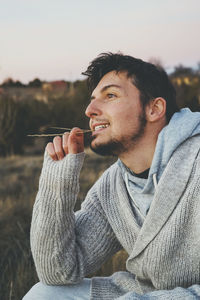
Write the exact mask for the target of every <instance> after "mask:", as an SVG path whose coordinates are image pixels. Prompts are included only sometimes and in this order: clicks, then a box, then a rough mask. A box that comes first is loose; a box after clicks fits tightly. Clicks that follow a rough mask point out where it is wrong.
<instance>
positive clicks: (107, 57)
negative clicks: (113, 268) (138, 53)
mask: <svg viewBox="0 0 200 300" xmlns="http://www.w3.org/2000/svg"><path fill="white" fill-rule="evenodd" d="M84 74H85V75H87V76H88V82H89V85H90V88H91V91H92V94H91V102H90V103H89V105H88V107H87V109H86V115H87V116H88V117H89V119H90V128H91V130H92V141H91V148H92V149H93V150H94V151H95V152H97V153H99V154H102V155H107V154H112V155H115V156H117V157H118V161H117V162H116V163H115V164H113V165H112V166H111V167H110V168H109V169H108V170H106V171H105V172H104V174H103V175H102V176H101V178H100V179H99V180H98V181H97V182H96V183H95V184H94V186H93V187H92V188H91V189H90V191H89V192H88V194H87V196H86V199H85V201H84V203H83V204H82V208H81V210H80V211H78V212H76V213H74V211H73V209H74V206H75V202H76V197H77V194H78V191H79V173H80V170H81V167H82V164H83V160H84V152H83V151H84V146H83V134H82V133H80V129H78V128H74V129H73V130H72V131H71V133H70V134H69V133H66V134H65V135H64V136H63V138H62V139H61V138H60V137H56V138H54V140H53V143H49V144H48V145H47V147H46V153H45V157H44V164H43V169H42V174H41V177H40V185H39V191H38V194H37V198H36V202H35V205H34V209H33V219H32V226H31V247H32V253H33V257H34V261H35V265H36V269H37V272H38V276H39V279H40V281H41V282H40V283H38V284H37V285H35V286H34V287H33V288H32V289H31V290H30V291H29V293H28V294H27V295H26V296H25V297H24V299H26V300H28V299H37V300H39V299H45V300H46V299H53V298H55V299H76V300H77V299H109V300H111V299H120V300H128V299H198V298H199V297H200V286H199V284H200V234H199V232H200V222H199V220H200V113H192V112H191V111H190V110H189V109H183V110H181V111H179V109H178V107H177V105H176V101H175V90H174V88H173V86H172V85H171V83H170V81H169V79H168V77H167V74H166V73H165V72H164V71H163V70H161V69H160V68H157V67H156V66H154V65H152V64H150V63H147V62H144V61H142V60H139V59H136V58H133V57H130V56H125V55H122V54H112V53H106V54H102V55H101V56H99V57H97V58H96V59H95V60H94V61H93V62H92V63H91V64H90V66H89V67H88V69H87V71H86V72H85V73H84ZM122 248H124V249H125V250H126V251H127V253H128V255H129V257H128V259H127V262H126V266H127V272H117V273H114V274H113V275H112V276H110V277H94V278H92V279H85V278H86V277H87V275H89V274H91V273H93V272H94V271H96V270H98V269H99V268H100V266H101V265H102V264H103V262H105V261H106V260H107V259H108V258H109V257H111V256H112V255H113V254H114V253H116V252H117V251H118V250H120V249H122Z"/></svg>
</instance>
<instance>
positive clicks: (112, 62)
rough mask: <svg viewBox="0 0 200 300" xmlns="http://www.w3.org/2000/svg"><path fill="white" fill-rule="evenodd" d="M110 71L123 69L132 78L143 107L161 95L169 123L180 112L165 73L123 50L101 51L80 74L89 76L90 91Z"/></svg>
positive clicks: (121, 70) (173, 89) (158, 67)
mask: <svg viewBox="0 0 200 300" xmlns="http://www.w3.org/2000/svg"><path fill="white" fill-rule="evenodd" d="M110 71H116V72H117V73H118V72H126V74H127V78H131V79H132V82H133V84H134V85H135V86H136V87H137V88H138V90H139V91H140V101H141V103H142V105H143V107H145V105H146V104H147V103H149V102H150V101H151V100H152V99H154V98H157V97H162V98H164V99H165V101H166V118H167V121H168V122H169V120H170V118H171V117H172V115H173V114H174V113H175V112H177V111H179V108H178V106H177V103H176V91H175V88H174V87H173V85H172V83H171V82H170V80H169V77H168V75H167V73H166V72H165V71H164V69H162V68H161V67H160V66H156V65H154V64H152V63H149V62H145V61H143V60H141V59H138V58H135V57H132V56H129V55H123V54H122V53H111V52H108V53H101V54H100V55H99V56H98V57H97V58H95V59H94V60H93V61H92V62H91V63H90V65H89V66H88V68H87V70H86V71H85V72H83V73H82V74H83V75H86V76H87V77H88V78H87V82H88V87H89V90H90V92H92V91H93V90H94V89H95V87H96V86H97V85H98V83H99V81H100V80H101V78H102V77H103V76H104V75H105V74H107V73H108V72H110Z"/></svg>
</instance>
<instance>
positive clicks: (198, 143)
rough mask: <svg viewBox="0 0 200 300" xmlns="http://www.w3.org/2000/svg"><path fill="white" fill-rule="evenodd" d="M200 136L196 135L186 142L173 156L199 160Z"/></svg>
mask: <svg viewBox="0 0 200 300" xmlns="http://www.w3.org/2000/svg"><path fill="white" fill-rule="evenodd" d="M199 152H200V134H197V135H194V136H192V137H190V138H188V139H187V140H185V141H184V142H183V143H182V144H181V145H179V147H178V148H177V149H176V150H175V151H174V154H173V156H181V157H185V158H186V159H189V158H192V157H193V158H194V159H195V158H197V157H199V156H200V153H199Z"/></svg>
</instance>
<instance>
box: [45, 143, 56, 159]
mask: <svg viewBox="0 0 200 300" xmlns="http://www.w3.org/2000/svg"><path fill="white" fill-rule="evenodd" d="M46 151H47V153H48V154H49V156H50V157H51V158H52V159H53V160H58V157H57V155H56V151H55V148H54V145H53V143H48V144H47V146H46Z"/></svg>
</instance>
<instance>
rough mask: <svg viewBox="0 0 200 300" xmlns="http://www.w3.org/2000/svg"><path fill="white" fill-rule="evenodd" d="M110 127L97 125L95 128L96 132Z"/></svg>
mask: <svg viewBox="0 0 200 300" xmlns="http://www.w3.org/2000/svg"><path fill="white" fill-rule="evenodd" d="M108 126H109V125H108V124H103V125H97V126H95V127H94V131H98V130H100V129H104V128H107V127H108Z"/></svg>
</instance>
